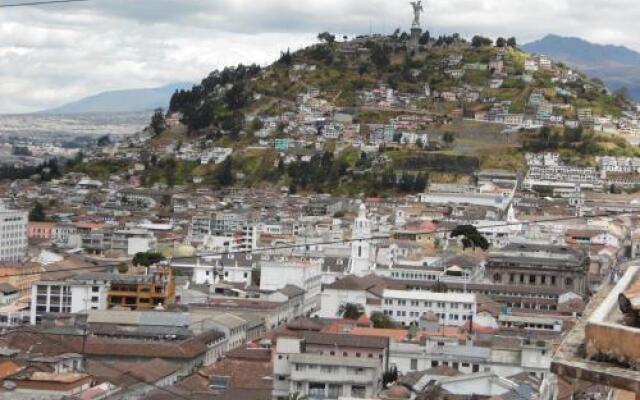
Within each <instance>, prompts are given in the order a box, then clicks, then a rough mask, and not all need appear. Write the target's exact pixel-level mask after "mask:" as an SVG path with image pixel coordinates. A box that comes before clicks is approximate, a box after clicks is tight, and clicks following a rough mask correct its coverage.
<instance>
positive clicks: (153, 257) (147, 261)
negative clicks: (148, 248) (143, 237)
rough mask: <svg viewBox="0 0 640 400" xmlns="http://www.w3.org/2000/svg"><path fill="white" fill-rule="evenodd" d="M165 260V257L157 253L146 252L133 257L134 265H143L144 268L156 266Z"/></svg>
mask: <svg viewBox="0 0 640 400" xmlns="http://www.w3.org/2000/svg"><path fill="white" fill-rule="evenodd" d="M162 260H164V256H163V255H162V254H160V253H155V252H146V253H136V255H135V256H133V261H132V263H133V265H141V266H143V267H150V266H152V265H154V264H157V263H159V262H160V261H162Z"/></svg>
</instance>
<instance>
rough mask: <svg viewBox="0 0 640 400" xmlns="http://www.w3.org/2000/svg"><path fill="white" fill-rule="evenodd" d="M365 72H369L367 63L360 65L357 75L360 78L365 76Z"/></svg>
mask: <svg viewBox="0 0 640 400" xmlns="http://www.w3.org/2000/svg"><path fill="white" fill-rule="evenodd" d="M367 72H369V64H367V63H362V64H360V65H359V66H358V75H360V76H362V75H364V74H366V73H367Z"/></svg>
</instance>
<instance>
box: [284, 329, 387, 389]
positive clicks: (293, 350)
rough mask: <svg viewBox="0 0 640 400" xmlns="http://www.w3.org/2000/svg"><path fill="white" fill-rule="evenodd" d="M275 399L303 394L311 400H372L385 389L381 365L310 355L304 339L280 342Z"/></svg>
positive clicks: (372, 361)
mask: <svg viewBox="0 0 640 400" xmlns="http://www.w3.org/2000/svg"><path fill="white" fill-rule="evenodd" d="M276 353H277V356H276V357H275V358H274V363H273V374H274V380H273V398H274V399H287V398H288V396H289V394H290V393H300V394H301V395H304V396H307V397H308V398H310V399H339V398H345V397H354V398H361V399H364V398H371V397H373V396H374V395H376V394H377V391H378V390H379V389H380V387H381V379H380V378H381V375H382V371H381V367H380V361H379V360H378V359H375V358H354V357H345V356H342V357H341V356H330V355H321V354H316V353H306V352H305V349H304V341H303V339H300V338H293V337H291V338H288V337H280V338H278V343H277V345H276Z"/></svg>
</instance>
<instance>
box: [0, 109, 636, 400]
mask: <svg viewBox="0 0 640 400" xmlns="http://www.w3.org/2000/svg"><path fill="white" fill-rule="evenodd" d="M392 122H393V124H394V126H395V127H396V128H398V129H399V130H407V131H411V130H413V129H417V127H419V126H420V125H421V124H425V123H428V119H427V118H426V117H424V118H423V117H421V116H416V117H404V116H401V117H398V118H395V119H394V120H393V121H392ZM384 129H388V128H383V132H384ZM220 153H221V154H224V152H223V151H222V150H221V151H220ZM528 162H529V164H530V168H531V170H533V171H535V168H539V169H541V170H543V171H544V172H541V174H544V176H541V177H539V178H535V177H534V175H532V173H530V174H529V175H528V176H527V177H526V178H525V180H524V182H521V181H520V177H519V176H518V175H517V174H514V173H509V172H506V171H480V172H478V173H477V174H476V175H475V176H474V179H473V181H472V182H471V183H469V184H468V185H456V184H432V185H430V186H429V188H428V189H427V191H426V192H424V193H421V194H419V195H409V196H399V197H389V198H367V199H363V200H356V199H352V198H348V197H333V196H329V195H313V196H311V195H288V194H282V193H280V192H278V191H269V190H246V189H226V190H217V191H216V190H211V189H202V188H199V189H191V190H189V189H187V188H180V187H178V188H174V189H140V188H136V187H135V185H132V184H131V182H130V181H129V180H127V179H119V178H118V177H112V178H110V179H108V180H106V181H97V180H92V179H89V178H88V177H86V176H83V175H82V174H67V175H65V176H64V177H63V178H62V179H58V180H54V181H51V182H35V181H32V180H16V181H12V182H3V183H2V185H1V186H0V189H1V190H2V192H1V193H2V199H3V207H4V208H3V210H4V211H3V212H1V213H0V217H1V218H3V219H2V220H0V225H2V228H0V229H2V232H3V236H2V238H3V240H0V256H2V255H8V256H7V258H5V259H2V264H0V325H2V327H3V328H4V329H5V330H4V331H3V333H2V334H0V351H1V353H2V356H1V357H0V363H2V365H3V371H5V375H4V376H3V378H2V379H3V381H4V384H3V386H2V388H0V391H2V392H3V394H6V395H7V396H11V397H12V398H29V396H38V398H45V399H58V398H62V397H63V396H80V397H81V398H100V397H91V396H92V395H95V396H97V394H100V395H109V396H116V397H115V398H118V397H117V396H121V398H149V399H154V398H164V397H163V396H166V397H171V396H174V397H173V398H175V396H178V397H179V396H182V395H186V394H187V393H188V394H189V395H186V397H188V398H193V397H192V396H193V393H200V394H201V395H202V396H203V397H207V398H214V399H215V398H220V399H224V398H228V397H225V396H233V397H234V398H236V399H244V398H246V399H252V400H254V399H262V398H264V399H278V398H286V397H287V396H288V394H289V393H294V392H298V393H300V394H302V395H307V396H310V397H314V396H315V397H322V398H335V399H340V398H349V397H356V398H369V399H397V398H407V399H412V398H419V396H424V395H426V394H427V393H430V392H431V391H433V387H434V386H433V385H437V386H438V387H439V388H441V390H444V392H443V393H449V394H451V395H453V394H455V395H460V396H470V395H471V394H476V395H478V393H481V394H484V395H487V396H489V395H491V396H494V397H495V396H505V398H508V397H509V396H513V395H515V393H520V391H521V390H522V387H523V386H522V385H525V386H526V387H527V388H528V389H527V390H528V392H527V393H531V397H528V398H531V399H533V398H544V399H549V400H551V399H554V394H553V393H557V390H559V388H562V387H563V385H566V384H567V383H566V382H565V381H563V380H562V378H561V377H558V376H556V375H554V374H552V373H551V370H550V368H551V356H552V354H553V352H554V348H555V346H556V345H557V343H558V342H559V340H560V338H561V337H562V335H563V334H564V333H566V331H567V330H568V329H569V328H570V327H571V326H573V324H575V323H576V321H577V319H578V318H579V316H580V315H581V313H582V312H583V311H584V309H585V306H586V304H587V303H588V301H589V298H590V294H591V293H593V292H595V291H597V290H598V289H599V288H600V287H602V286H606V285H608V283H609V282H613V281H615V280H617V279H618V278H619V277H620V276H621V274H622V273H623V272H624V265H625V264H624V260H625V259H626V257H629V256H633V254H637V253H638V251H640V250H639V249H640V231H638V230H637V217H635V216H634V214H633V212H637V211H638V210H636V209H635V208H636V207H637V206H636V204H638V203H637V202H634V201H630V200H629V198H628V196H629V195H620V196H617V195H611V194H605V193H602V192H597V191H587V190H584V191H576V190H575V187H570V188H568V189H567V190H564V191H562V190H561V191H559V192H558V193H557V194H556V195H553V197H548V198H545V197H540V196H537V195H535V194H534V193H532V192H530V191H528V190H527V189H528V187H527V185H528V184H533V185H534V186H535V183H534V182H532V180H533V179H539V180H544V181H545V182H546V181H551V180H552V179H551V178H550V177H549V174H551V173H550V172H546V171H547V169H549V168H562V167H563V164H562V162H561V160H560V157H559V156H558V155H557V154H552V153H548V154H542V155H530V156H529V157H528ZM600 163H601V167H600V169H601V170H602V171H604V172H606V173H607V174H611V173H634V172H635V169H636V167H635V163H637V161H636V160H634V159H623V158H619V159H618V158H602V159H601V160H600ZM589 171H591V170H589ZM599 172H600V171H598V170H597V169H595V168H594V169H593V174H594V179H596V180H600V179H601V178H600V174H599ZM560 173H562V172H557V174H560ZM565 173H567V174H569V175H570V177H571V176H574V175H575V176H577V175H579V174H578V172H576V171H574V172H571V171H568V172H565ZM554 179H556V180H557V181H567V180H568V179H569V178H567V177H564V178H554ZM571 179H573V178H571ZM576 179H578V178H576ZM579 179H583V178H579ZM582 188H583V189H584V187H582ZM576 193H577V194H576ZM625 196H627V197H625ZM35 200H38V201H39V202H40V203H41V204H46V205H47V207H46V214H47V216H48V218H47V220H46V221H38V222H36V221H27V211H26V210H29V209H30V207H31V205H32V204H33V203H34V202H35ZM19 210H23V211H19ZM611 211H615V212H618V213H620V214H619V215H617V214H614V215H612V214H607V212H611ZM586 214H588V215H596V216H597V215H604V216H603V217H600V218H595V217H594V218H589V219H584V218H581V215H586ZM558 217H562V220H561V222H558ZM545 220H547V221H546V222H545ZM1 221H4V222H1ZM3 224H4V225H3ZM461 225H473V226H475V227H476V228H477V230H478V231H479V233H480V234H481V235H482V236H483V237H485V238H486V239H487V241H488V243H489V245H490V248H489V249H488V250H487V251H484V250H482V249H480V248H476V249H474V248H473V247H469V248H465V242H464V241H463V240H462V239H463V238H462V237H452V236H451V234H450V233H451V232H452V230H454V229H455V228H456V227H459V226H461ZM5 226H6V227H5ZM141 253H142V254H147V255H148V257H149V256H152V255H153V254H156V253H159V254H161V255H162V257H160V258H158V259H155V260H153V261H151V262H150V263H149V264H148V265H132V259H133V258H134V256H136V255H139V254H141ZM136 262H141V261H139V260H138V261H136ZM348 310H351V312H348ZM354 310H355V311H354ZM353 313H355V315H354V314H353ZM79 332H80V333H79ZM83 332H84V333H83ZM83 334H84V335H85V336H83ZM140 371H146V372H145V373H142V372H140ZM389 371H397V373H398V378H397V379H394V382H393V383H389V381H386V380H385V379H383V377H384V376H386V375H387V374H386V373H387V372H389ZM127 376H128V378H127ZM400 395H401V396H404V397H397V396H400ZM443 395H444V394H443ZM243 396H244V397H243Z"/></svg>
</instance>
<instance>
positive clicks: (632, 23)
mask: <svg viewBox="0 0 640 400" xmlns="http://www.w3.org/2000/svg"><path fill="white" fill-rule="evenodd" d="M20 1H22V0H0V4H2V3H5V4H8V3H16V2H20ZM408 1H409V0H253V1H251V0H91V1H89V2H86V3H70V4H66V5H61V4H60V5H50V6H39V7H20V8H1V9H0V113H18V112H30V111H36V110H41V109H45V108H51V107H54V106H58V105H60V104H63V103H66V102H68V101H72V100H75V99H78V98H81V97H84V96H86V95H91V94H95V93H97V92H100V91H104V90H114V89H125V88H137V87H155V86H160V85H163V84H166V83H170V82H181V81H188V82H190V81H193V82H196V81H200V79H201V78H202V77H204V76H205V75H207V74H208V73H209V72H210V71H211V70H213V69H215V68H219V67H223V66H225V65H232V64H237V63H239V62H243V63H250V62H257V63H260V64H265V63H268V62H270V61H272V60H273V59H275V58H276V57H277V56H278V54H279V52H280V50H283V49H286V48H288V47H290V48H292V49H296V48H299V47H301V46H304V45H305V44H309V43H312V42H313V41H314V38H315V36H316V34H317V33H318V32H320V31H325V30H328V31H331V32H334V33H340V34H349V35H352V34H363V33H368V32H369V31H370V30H373V31H374V32H381V33H387V32H391V31H393V29H395V28H396V27H400V28H402V29H407V30H408V27H409V24H410V22H411V18H412V11H411V7H410V6H409V4H408ZM638 19H640V2H639V1H638V0H606V1H604V0H600V1H598V0H427V1H426V15H425V16H424V18H423V25H424V27H425V28H428V29H430V30H431V32H432V34H436V35H437V34H442V33H453V32H458V33H460V34H462V35H463V36H471V35H473V34H483V35H487V36H491V37H496V36H516V37H517V38H518V40H519V42H521V43H524V42H527V41H530V40H534V39H537V38H540V37H542V36H544V35H545V34H547V33H556V34H561V35H571V36H578V37H582V38H585V39H587V40H590V41H594V42H598V43H605V44H608V43H611V44H619V45H625V46H628V47H630V48H633V49H636V50H640V28H639V27H638V22H637V21H638Z"/></svg>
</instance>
